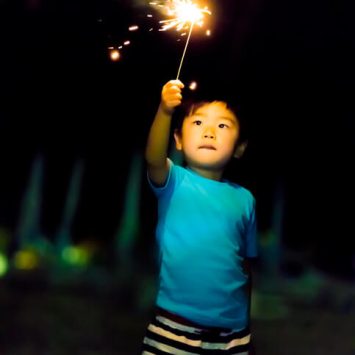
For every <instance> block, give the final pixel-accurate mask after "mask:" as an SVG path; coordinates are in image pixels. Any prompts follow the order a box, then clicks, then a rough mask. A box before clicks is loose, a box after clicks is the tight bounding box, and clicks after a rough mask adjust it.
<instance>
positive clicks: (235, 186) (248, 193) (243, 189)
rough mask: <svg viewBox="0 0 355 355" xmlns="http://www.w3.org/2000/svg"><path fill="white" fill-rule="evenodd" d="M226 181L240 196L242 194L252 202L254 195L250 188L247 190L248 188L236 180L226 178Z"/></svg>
mask: <svg viewBox="0 0 355 355" xmlns="http://www.w3.org/2000/svg"><path fill="white" fill-rule="evenodd" d="M226 183H227V184H228V185H229V186H230V187H231V188H232V189H234V190H235V191H236V192H237V193H238V194H239V195H240V196H242V197H243V198H245V199H246V200H250V201H252V202H254V201H255V197H254V194H253V193H252V192H251V190H249V189H248V188H246V187H245V186H242V185H240V184H238V183H236V182H232V181H229V180H226Z"/></svg>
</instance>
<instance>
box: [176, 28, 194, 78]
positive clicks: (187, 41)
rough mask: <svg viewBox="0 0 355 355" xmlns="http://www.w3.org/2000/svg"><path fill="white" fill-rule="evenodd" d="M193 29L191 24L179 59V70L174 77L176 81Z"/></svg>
mask: <svg viewBox="0 0 355 355" xmlns="http://www.w3.org/2000/svg"><path fill="white" fill-rule="evenodd" d="M193 28H194V22H191V24H190V31H189V35H188V36H187V40H186V43H185V48H184V52H183V54H182V57H181V60H180V65H179V69H178V72H177V75H176V80H178V79H179V76H180V71H181V67H182V63H183V61H184V58H185V54H186V49H187V46H188V45H189V41H190V37H191V33H192V29H193Z"/></svg>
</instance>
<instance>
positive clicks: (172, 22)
mask: <svg viewBox="0 0 355 355" xmlns="http://www.w3.org/2000/svg"><path fill="white" fill-rule="evenodd" d="M150 5H155V6H160V7H163V9H164V12H165V14H166V15H167V16H168V17H171V18H170V19H168V20H162V21H160V23H162V24H163V26H162V28H161V29H160V31H166V30H169V29H171V28H176V30H177V31H181V30H182V29H184V28H187V27H188V26H189V25H190V26H192V25H193V24H198V25H199V26H200V27H202V25H203V19H204V15H205V14H208V15H211V11H209V10H208V8H207V7H205V8H200V7H198V6H197V5H196V4H194V3H193V2H192V1H191V0H170V1H169V0H168V1H166V2H165V5H162V4H161V1H160V2H156V1H155V2H150Z"/></svg>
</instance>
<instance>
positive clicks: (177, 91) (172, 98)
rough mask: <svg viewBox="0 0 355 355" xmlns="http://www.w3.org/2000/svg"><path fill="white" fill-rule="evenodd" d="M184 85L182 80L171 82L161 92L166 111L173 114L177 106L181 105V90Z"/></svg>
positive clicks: (162, 103) (162, 104)
mask: <svg viewBox="0 0 355 355" xmlns="http://www.w3.org/2000/svg"><path fill="white" fill-rule="evenodd" d="M183 88H184V84H183V83H182V82H181V81H180V80H169V81H168V82H167V83H166V84H165V85H164V86H163V89H162V92H161V106H162V108H163V109H164V111H166V112H168V113H172V112H173V111H174V108H175V107H176V106H179V105H180V104H181V100H182V95H181V90H182V89H183Z"/></svg>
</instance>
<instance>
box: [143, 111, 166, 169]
mask: <svg viewBox="0 0 355 355" xmlns="http://www.w3.org/2000/svg"><path fill="white" fill-rule="evenodd" d="M171 118H172V112H171V110H168V109H166V108H164V107H163V105H162V104H160V105H159V107H158V110H157V113H156V115H155V117H154V121H153V123H152V126H151V127H150V131H149V135H148V141H147V146H146V151H145V158H146V161H147V163H148V164H149V165H151V166H154V167H161V166H164V165H165V164H166V158H167V155H168V148H169V137H170V127H171Z"/></svg>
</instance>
